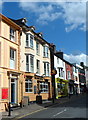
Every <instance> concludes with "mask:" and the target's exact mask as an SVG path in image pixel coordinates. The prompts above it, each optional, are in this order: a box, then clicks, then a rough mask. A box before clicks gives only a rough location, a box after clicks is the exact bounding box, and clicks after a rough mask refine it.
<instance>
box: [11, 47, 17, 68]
mask: <svg viewBox="0 0 88 120" xmlns="http://www.w3.org/2000/svg"><path fill="white" fill-rule="evenodd" d="M11 62H14V64H13V66H12V63H11ZM10 68H11V69H15V68H16V50H15V49H13V48H10Z"/></svg>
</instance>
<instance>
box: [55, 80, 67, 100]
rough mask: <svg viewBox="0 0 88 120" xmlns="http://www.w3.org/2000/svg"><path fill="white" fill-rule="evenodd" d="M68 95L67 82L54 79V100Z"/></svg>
mask: <svg viewBox="0 0 88 120" xmlns="http://www.w3.org/2000/svg"><path fill="white" fill-rule="evenodd" d="M67 95H68V80H64V79H60V78H56V98H57V99H58V98H59V97H63V96H67Z"/></svg>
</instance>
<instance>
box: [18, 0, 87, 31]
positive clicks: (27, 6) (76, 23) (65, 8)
mask: <svg viewBox="0 0 88 120" xmlns="http://www.w3.org/2000/svg"><path fill="white" fill-rule="evenodd" d="M19 6H20V7H21V8H22V9H23V10H24V11H26V12H28V13H32V14H34V15H35V16H36V22H37V23H39V24H43V25H44V24H48V23H49V22H52V21H54V20H57V19H58V20H59V19H62V20H63V21H64V24H65V25H66V27H65V30H66V32H70V31H72V30H74V29H77V28H78V29H79V30H82V31H85V29H86V2H48V3H45V2H42V3H40V2H23V0H20V3H19Z"/></svg>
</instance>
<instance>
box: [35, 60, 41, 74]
mask: <svg viewBox="0 0 88 120" xmlns="http://www.w3.org/2000/svg"><path fill="white" fill-rule="evenodd" d="M37 65H38V66H37ZM36 73H37V74H40V60H38V59H37V60H36Z"/></svg>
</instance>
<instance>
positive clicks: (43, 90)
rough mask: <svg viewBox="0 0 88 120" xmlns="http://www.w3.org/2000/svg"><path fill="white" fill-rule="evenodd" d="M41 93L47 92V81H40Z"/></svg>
mask: <svg viewBox="0 0 88 120" xmlns="http://www.w3.org/2000/svg"><path fill="white" fill-rule="evenodd" d="M40 90H41V93H48V82H40Z"/></svg>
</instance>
